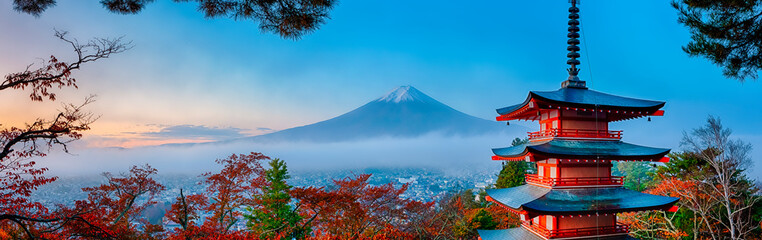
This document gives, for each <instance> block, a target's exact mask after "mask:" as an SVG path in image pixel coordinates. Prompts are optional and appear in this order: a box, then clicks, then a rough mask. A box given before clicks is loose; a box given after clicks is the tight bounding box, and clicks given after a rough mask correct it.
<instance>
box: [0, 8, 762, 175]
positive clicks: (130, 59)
mask: <svg viewBox="0 0 762 240" xmlns="http://www.w3.org/2000/svg"><path fill="white" fill-rule="evenodd" d="M195 7H196V6H195V5H194V4H188V3H173V2H171V1H157V2H155V3H152V4H150V5H149V6H147V7H146V9H145V10H144V11H143V12H142V13H140V14H137V15H118V14H112V13H108V12H107V11H106V10H104V9H103V8H102V7H101V6H100V5H99V4H98V3H97V1H59V2H58V6H56V7H53V8H51V9H50V10H48V11H47V12H45V13H44V14H43V15H42V16H41V17H40V18H34V17H32V16H29V15H25V14H20V13H17V12H14V11H13V10H12V6H11V1H7V2H5V3H2V4H0V12H2V14H0V32H2V33H4V34H0V72H2V73H9V72H13V71H18V70H20V69H23V67H25V66H26V65H27V64H29V63H32V62H35V61H38V58H41V57H46V56H48V55H50V54H51V53H53V54H56V55H57V56H60V58H63V59H67V56H68V57H71V56H72V55H71V51H70V50H69V49H67V46H66V45H65V44H63V43H62V42H60V41H57V40H55V39H54V38H53V36H52V34H53V29H60V30H66V31H70V32H71V36H72V37H77V38H79V39H80V40H86V39H87V38H90V37H95V36H122V35H123V36H125V39H128V40H130V41H132V43H133V45H134V48H133V49H131V50H130V51H128V52H126V53H123V54H120V55H117V56H114V57H113V58H112V59H106V60H103V61H101V62H97V63H94V64H90V65H86V66H85V67H84V68H83V69H82V70H81V71H80V72H77V73H76V77H77V78H78V79H79V85H80V89H78V90H76V91H74V90H64V91H63V92H62V94H61V95H60V96H61V99H62V101H70V102H76V101H80V99H81V98H82V97H84V96H86V95H87V94H98V95H99V100H98V102H96V103H95V104H94V105H93V106H91V110H92V111H93V112H95V113H98V114H100V115H101V119H99V121H98V122H97V123H96V124H95V125H94V129H93V130H92V132H91V135H90V136H88V138H87V139H85V140H86V141H90V142H91V143H94V144H93V145H91V146H104V145H105V146H108V145H120V144H122V145H123V144H125V143H124V141H127V140H125V139H136V140H135V141H137V142H141V141H143V142H146V141H148V140H152V139H153V140H156V137H157V136H159V135H161V136H167V135H172V134H150V133H162V131H165V132H164V133H166V131H167V130H165V129H167V128H170V127H172V126H191V127H187V128H185V130H187V129H193V126H196V127H198V126H205V127H206V128H208V129H217V130H221V131H229V132H231V134H246V135H253V134H261V133H265V132H269V131H271V130H268V129H274V130H279V129H285V128H289V127H293V126H300V125H305V124H310V123H313V122H317V121H321V120H325V119H328V118H331V117H334V116H337V115H339V114H342V113H344V112H347V111H349V110H352V109H354V108H356V107H359V106H361V105H362V104H364V103H366V102H368V101H370V100H372V99H375V98H377V97H380V96H381V95H383V94H384V93H386V92H387V91H389V90H391V89H392V88H395V87H397V86H400V85H408V84H410V85H413V86H415V87H416V88H418V89H420V90H421V91H423V92H425V93H427V94H428V95H430V96H432V97H434V98H435V99H437V100H439V101H442V102H444V103H446V104H448V105H450V106H452V107H453V108H455V109H458V110H461V111H463V112H465V113H468V114H471V115H474V116H478V117H482V118H485V119H494V117H495V115H496V114H495V112H494V109H495V108H499V107H503V106H507V105H512V104H515V103H518V102H521V101H522V100H524V98H525V97H526V94H527V92H528V91H530V90H553V89H557V88H558V87H559V86H560V83H561V81H563V80H564V79H565V78H566V75H567V74H566V72H565V68H566V65H565V62H566V58H565V55H566V51H565V48H566V38H565V36H566V27H567V26H566V20H567V19H566V18H567V11H566V9H567V8H568V3H567V1H562V0H557V1H476V2H473V1H472V2H452V1H395V0H391V1H389V0H387V1H377V0H364V1H341V2H340V3H339V5H338V6H337V7H336V8H335V9H334V11H333V12H332V13H331V16H332V19H330V20H328V21H327V23H326V24H325V25H324V26H322V27H321V29H319V30H318V31H317V32H315V33H313V34H311V35H307V36H305V37H304V38H303V39H301V40H299V41H292V40H284V39H281V38H279V37H278V36H275V35H272V34H263V33H261V32H260V31H259V29H258V28H257V25H256V24H255V23H253V22H248V21H234V20H230V19H211V20H209V19H204V18H203V16H202V14H201V13H198V12H196V11H195ZM581 9H582V12H581V16H582V18H581V22H582V28H583V37H582V39H583V41H584V42H583V43H584V44H583V46H582V47H583V50H582V58H581V61H582V65H581V68H582V72H581V74H580V76H581V77H582V79H583V80H587V81H588V85H589V86H591V87H592V88H593V89H595V90H598V91H603V92H608V93H612V94H618V95H623V96H630V97H638V98H645V99H653V100H663V101H667V105H666V107H665V108H664V109H665V110H666V115H665V116H664V117H660V118H654V120H653V121H652V122H646V121H645V120H644V119H640V120H633V121H629V122H624V123H615V124H614V125H613V126H614V128H621V129H623V130H624V134H625V135H624V139H625V140H627V141H631V142H635V143H640V144H644V145H650V146H663V147H671V148H676V149H679V140H680V137H681V134H682V131H684V130H689V129H690V128H694V127H698V126H699V125H701V124H703V122H704V121H705V119H706V117H707V115H709V114H712V115H716V116H720V117H721V118H722V119H723V122H724V123H725V125H726V126H727V127H730V128H732V129H733V130H734V132H735V134H736V136H738V137H741V138H742V139H744V140H747V141H750V142H752V143H753V144H754V145H755V150H754V155H753V157H754V159H762V151H760V149H762V128H759V126H758V125H759V123H760V122H762V121H760V120H759V119H760V118H762V111H761V110H760V107H759V104H760V103H762V95H761V94H760V93H762V83H760V82H759V81H749V82H745V83H739V82H737V81H735V80H729V79H725V78H724V77H723V76H722V74H721V70H720V69H719V68H718V67H716V66H714V65H712V64H711V63H709V62H708V61H707V60H705V59H703V58H690V57H688V56H687V55H686V54H685V53H684V52H683V51H682V50H681V49H680V47H681V46H683V45H685V44H686V43H687V42H688V41H689V37H690V36H689V34H688V31H687V29H686V28H684V27H683V26H681V25H679V24H678V23H677V14H676V12H675V10H674V9H672V8H671V7H670V6H669V2H668V1H638V2H632V1H604V0H587V1H583V3H582V5H581ZM24 96H25V94H22V93H18V94H16V93H13V94H6V93H4V95H2V96H0V101H3V102H11V101H14V102H25V100H26V99H24ZM30 105H31V106H32V107H29V106H30ZM57 106H58V103H31V104H27V103H24V104H18V105H16V104H14V105H13V106H10V105H6V106H3V108H2V109H0V116H3V118H6V119H4V121H5V122H11V123H19V122H23V121H31V120H32V119H33V118H34V116H39V115H44V114H52V113H51V112H50V111H51V110H50V109H54V108H56V107H57ZM20 113H21V114H20ZM235 129H238V130H241V131H237V130H236V131H233V130H235ZM170 130H178V129H177V128H174V129H170ZM212 135H213V134H212ZM172 136H174V137H178V136H180V137H182V136H187V134H186V135H183V134H174V135H172ZM178 139H179V140H182V139H181V138H176V139H174V140H178ZM165 140H166V139H165ZM206 140H210V139H206ZM162 141H163V140H162ZM162 141H153V142H150V141H148V142H149V144H152V143H162ZM95 143H103V144H101V145H98V144H95ZM128 145H129V144H128ZM138 145H139V144H138ZM489 147H491V146H485V148H489ZM757 165H758V166H757V169H762V168H761V166H759V165H762V164H757ZM756 172H762V171H756Z"/></svg>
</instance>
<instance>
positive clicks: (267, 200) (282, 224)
mask: <svg viewBox="0 0 762 240" xmlns="http://www.w3.org/2000/svg"><path fill="white" fill-rule="evenodd" d="M289 178H290V176H289V175H288V170H287V169H286V162H285V161H283V160H280V159H278V158H276V159H273V160H271V161H270V168H269V169H267V170H265V181H266V185H265V187H263V188H262V190H263V193H262V195H259V196H256V197H255V198H254V199H255V203H257V205H256V206H254V207H249V208H247V209H248V211H249V214H246V215H245V217H246V219H247V220H248V224H247V225H248V226H249V228H251V229H252V230H253V231H254V232H257V233H259V234H260V237H262V238H263V239H269V238H272V237H274V236H279V235H280V236H285V237H288V239H291V238H302V237H304V235H305V233H306V232H307V231H306V229H300V228H299V227H298V226H297V224H298V223H299V221H301V216H299V214H298V213H297V212H296V210H295V209H294V207H293V206H292V205H291V204H290V203H291V195H290V194H289V190H291V186H290V185H288V183H286V180H287V179H289Z"/></svg>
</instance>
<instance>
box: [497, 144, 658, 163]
mask: <svg viewBox="0 0 762 240" xmlns="http://www.w3.org/2000/svg"><path fill="white" fill-rule="evenodd" d="M669 151H670V149H667V148H653V147H645V146H640V145H635V144H630V143H625V142H622V141H618V140H617V141H595V140H564V139H552V140H549V141H542V142H529V143H525V144H521V145H518V146H513V147H506V148H493V149H492V152H493V153H495V155H497V156H498V157H502V158H515V159H517V160H521V159H524V156H526V155H527V154H529V153H531V154H534V155H541V156H543V157H554V158H573V159H601V160H628V159H650V160H660V158H661V157H663V156H664V155H666V154H667V153H669Z"/></svg>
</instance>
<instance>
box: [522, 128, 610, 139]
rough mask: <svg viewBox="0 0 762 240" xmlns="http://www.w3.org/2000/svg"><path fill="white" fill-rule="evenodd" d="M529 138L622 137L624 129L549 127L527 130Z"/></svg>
mask: <svg viewBox="0 0 762 240" xmlns="http://www.w3.org/2000/svg"><path fill="white" fill-rule="evenodd" d="M527 133H528V134H529V139H530V140H533V139H542V138H552V137H569V138H605V139H622V130H619V131H609V130H590V129H558V128H553V129H547V130H542V131H537V132H527Z"/></svg>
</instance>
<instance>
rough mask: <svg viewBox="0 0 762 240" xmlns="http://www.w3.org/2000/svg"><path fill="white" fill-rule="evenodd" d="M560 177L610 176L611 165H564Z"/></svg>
mask: <svg viewBox="0 0 762 240" xmlns="http://www.w3.org/2000/svg"><path fill="white" fill-rule="evenodd" d="M560 176H561V177H562V178H582V177H611V165H608V164H605V165H602V166H600V167H566V168H564V171H563V172H562V173H561V174H560Z"/></svg>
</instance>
